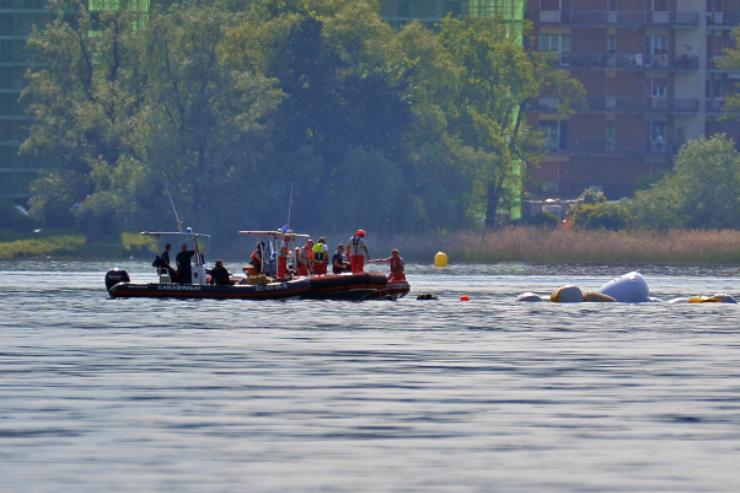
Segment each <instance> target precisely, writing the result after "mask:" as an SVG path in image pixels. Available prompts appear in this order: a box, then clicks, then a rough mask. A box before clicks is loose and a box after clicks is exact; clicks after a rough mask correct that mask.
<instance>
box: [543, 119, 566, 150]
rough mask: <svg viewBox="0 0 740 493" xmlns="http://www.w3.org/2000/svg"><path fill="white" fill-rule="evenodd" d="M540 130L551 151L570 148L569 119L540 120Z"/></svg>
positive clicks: (546, 145)
mask: <svg viewBox="0 0 740 493" xmlns="http://www.w3.org/2000/svg"><path fill="white" fill-rule="evenodd" d="M540 131H541V132H542V135H543V136H544V138H545V147H547V149H548V150H549V151H564V150H565V149H567V148H568V120H543V121H540Z"/></svg>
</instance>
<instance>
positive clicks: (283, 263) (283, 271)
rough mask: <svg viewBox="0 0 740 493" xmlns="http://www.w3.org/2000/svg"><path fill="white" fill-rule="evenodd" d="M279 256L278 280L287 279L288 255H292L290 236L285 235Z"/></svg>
mask: <svg viewBox="0 0 740 493" xmlns="http://www.w3.org/2000/svg"><path fill="white" fill-rule="evenodd" d="M279 252H280V253H279V254H278V267H277V278H278V279H285V278H287V277H288V255H289V254H290V236H288V235H285V236H284V237H283V239H282V241H281V242H280V250H279Z"/></svg>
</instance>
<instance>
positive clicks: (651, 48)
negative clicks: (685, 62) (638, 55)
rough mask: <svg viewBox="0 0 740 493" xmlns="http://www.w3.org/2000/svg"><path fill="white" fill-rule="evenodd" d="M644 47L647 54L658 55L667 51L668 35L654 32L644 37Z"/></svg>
mask: <svg viewBox="0 0 740 493" xmlns="http://www.w3.org/2000/svg"><path fill="white" fill-rule="evenodd" d="M645 48H646V49H647V54H648V55H660V54H663V53H667V52H668V36H667V35H665V34H656V35H654V36H648V37H647V38H645Z"/></svg>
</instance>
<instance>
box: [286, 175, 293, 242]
mask: <svg viewBox="0 0 740 493" xmlns="http://www.w3.org/2000/svg"><path fill="white" fill-rule="evenodd" d="M292 208H293V184H292V183H291V184H290V197H289V198H288V220H287V221H286V222H285V226H286V229H287V230H288V231H290V211H291V209H292ZM288 231H286V233H287V232H288Z"/></svg>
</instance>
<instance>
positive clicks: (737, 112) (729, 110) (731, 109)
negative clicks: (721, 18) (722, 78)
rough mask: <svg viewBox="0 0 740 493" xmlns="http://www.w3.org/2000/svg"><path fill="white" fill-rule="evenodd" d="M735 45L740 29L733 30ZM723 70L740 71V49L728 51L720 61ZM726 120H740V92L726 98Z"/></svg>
mask: <svg viewBox="0 0 740 493" xmlns="http://www.w3.org/2000/svg"><path fill="white" fill-rule="evenodd" d="M733 36H734V38H735V43H737V42H738V41H740V27H736V28H735V29H734V30H733ZM720 66H721V67H722V68H726V69H731V70H740V49H738V48H734V49H727V50H726V51H725V56H724V57H723V58H722V60H721V61H720ZM724 118H726V119H728V120H740V92H736V93H735V94H732V95H728V96H727V97H726V98H725V108H724Z"/></svg>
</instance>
